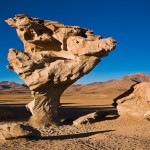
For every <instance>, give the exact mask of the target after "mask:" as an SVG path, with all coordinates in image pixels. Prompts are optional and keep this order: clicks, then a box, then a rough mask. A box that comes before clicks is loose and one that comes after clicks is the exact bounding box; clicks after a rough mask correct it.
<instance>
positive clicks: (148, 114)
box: [144, 111, 150, 121]
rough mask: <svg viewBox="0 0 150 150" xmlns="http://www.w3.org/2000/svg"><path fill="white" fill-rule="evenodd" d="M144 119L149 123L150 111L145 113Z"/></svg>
mask: <svg viewBox="0 0 150 150" xmlns="http://www.w3.org/2000/svg"><path fill="white" fill-rule="evenodd" d="M144 118H145V119H147V120H148V121H150V111H147V112H146V113H145V114H144Z"/></svg>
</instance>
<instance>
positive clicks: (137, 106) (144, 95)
mask: <svg viewBox="0 0 150 150" xmlns="http://www.w3.org/2000/svg"><path fill="white" fill-rule="evenodd" d="M116 103H117V110H118V113H119V115H120V116H132V117H138V118H147V119H148V118H150V83H148V82H142V83H139V84H137V85H135V86H134V87H133V91H132V93H130V94H129V95H128V96H127V95H126V96H125V97H123V98H121V99H118V100H117V101H116Z"/></svg>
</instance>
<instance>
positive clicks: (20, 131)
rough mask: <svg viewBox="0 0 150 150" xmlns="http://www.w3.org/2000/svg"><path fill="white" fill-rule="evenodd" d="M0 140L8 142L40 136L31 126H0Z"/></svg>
mask: <svg viewBox="0 0 150 150" xmlns="http://www.w3.org/2000/svg"><path fill="white" fill-rule="evenodd" d="M0 131H1V132H0V139H1V140H9V139H15V138H25V137H39V136H40V135H41V134H40V132H39V131H38V130H36V129H34V128H32V127H31V126H27V125H23V124H13V125H11V126H10V125H2V126H0Z"/></svg>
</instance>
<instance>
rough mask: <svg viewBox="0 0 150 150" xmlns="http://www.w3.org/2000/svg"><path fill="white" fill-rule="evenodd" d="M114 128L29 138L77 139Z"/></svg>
mask: <svg viewBox="0 0 150 150" xmlns="http://www.w3.org/2000/svg"><path fill="white" fill-rule="evenodd" d="M112 131H115V130H104V131H95V132H88V133H79V134H70V135H59V136H45V137H36V138H35V137H30V138H29V139H31V140H34V139H36V140H66V139H77V138H84V137H89V136H92V135H95V134H100V133H106V132H112Z"/></svg>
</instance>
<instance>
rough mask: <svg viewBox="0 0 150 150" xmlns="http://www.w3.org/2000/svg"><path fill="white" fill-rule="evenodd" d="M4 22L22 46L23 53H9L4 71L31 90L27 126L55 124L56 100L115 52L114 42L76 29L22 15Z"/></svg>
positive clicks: (76, 27) (58, 104)
mask: <svg viewBox="0 0 150 150" xmlns="http://www.w3.org/2000/svg"><path fill="white" fill-rule="evenodd" d="M6 22H7V23H8V24H9V25H10V26H12V27H14V28H16V31H17V34H18V36H19V37H20V39H21V40H22V42H23V44H24V52H22V51H19V50H16V49H14V48H11V49H10V50H9V54H8V61H9V63H10V66H8V67H7V68H8V69H11V70H13V71H15V72H16V73H17V74H18V75H19V76H20V78H21V79H23V80H24V82H25V83H26V85H28V86H29V88H30V90H31V93H32V96H33V102H31V103H30V104H29V105H27V107H28V109H29V110H30V111H31V112H32V117H31V119H30V123H31V124H32V125H35V126H49V125H51V124H59V123H60V118H59V108H60V96H61V95H62V93H63V92H64V90H65V89H66V88H67V87H69V86H70V85H71V84H73V83H74V82H76V81H77V80H78V79H79V78H81V77H82V76H84V75H85V74H87V73H89V72H90V71H91V70H92V69H93V68H94V67H95V66H96V64H98V63H99V62H100V61H101V60H100V59H101V58H102V57H104V56H107V55H108V53H109V52H110V51H112V50H113V49H114V48H115V46H116V42H115V40H113V39H112V38H106V39H103V38H102V37H100V36H96V35H94V34H93V31H92V30H89V29H85V28H81V27H79V26H68V25H64V24H62V23H59V22H56V21H48V20H41V19H38V18H32V17H29V16H27V15H23V14H19V15H16V16H15V17H14V18H10V19H8V20H6Z"/></svg>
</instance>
